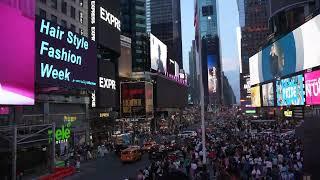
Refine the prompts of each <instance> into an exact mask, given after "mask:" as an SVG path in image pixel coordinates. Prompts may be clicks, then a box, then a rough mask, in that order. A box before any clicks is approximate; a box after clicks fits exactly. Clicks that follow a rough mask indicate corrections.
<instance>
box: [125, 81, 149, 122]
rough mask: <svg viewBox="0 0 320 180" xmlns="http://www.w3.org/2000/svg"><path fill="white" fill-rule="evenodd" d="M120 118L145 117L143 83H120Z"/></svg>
mask: <svg viewBox="0 0 320 180" xmlns="http://www.w3.org/2000/svg"><path fill="white" fill-rule="evenodd" d="M120 86H121V90H120V91H121V95H120V96H121V100H120V102H121V117H145V116H146V98H145V90H146V88H145V82H126V83H121V85H120Z"/></svg>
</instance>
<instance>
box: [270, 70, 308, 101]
mask: <svg viewBox="0 0 320 180" xmlns="http://www.w3.org/2000/svg"><path fill="white" fill-rule="evenodd" d="M276 91H277V105H278V106H290V105H296V106H297V105H304V104H305V98H304V96H305V91H304V77H303V75H297V76H293V77H290V78H286V79H282V80H279V81H277V85H276Z"/></svg>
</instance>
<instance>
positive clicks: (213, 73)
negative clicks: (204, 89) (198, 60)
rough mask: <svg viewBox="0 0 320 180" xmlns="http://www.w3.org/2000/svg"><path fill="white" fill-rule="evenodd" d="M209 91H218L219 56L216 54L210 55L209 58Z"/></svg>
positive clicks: (211, 93) (210, 93)
mask: <svg viewBox="0 0 320 180" xmlns="http://www.w3.org/2000/svg"><path fill="white" fill-rule="evenodd" d="M207 60H208V91H209V95H213V94H215V93H216V92H217V83H218V77H217V73H218V72H217V58H216V56H214V55H209V56H208V58H207Z"/></svg>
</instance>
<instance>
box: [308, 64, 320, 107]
mask: <svg viewBox="0 0 320 180" xmlns="http://www.w3.org/2000/svg"><path fill="white" fill-rule="evenodd" d="M304 77H305V88H306V104H307V105H318V104H320V70H317V71H314V72H309V73H306V74H305V75H304Z"/></svg>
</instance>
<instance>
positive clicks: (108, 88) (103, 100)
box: [96, 59, 118, 107]
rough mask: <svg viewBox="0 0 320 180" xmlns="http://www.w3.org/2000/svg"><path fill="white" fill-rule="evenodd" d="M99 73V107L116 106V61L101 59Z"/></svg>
mask: <svg viewBox="0 0 320 180" xmlns="http://www.w3.org/2000/svg"><path fill="white" fill-rule="evenodd" d="M98 69H99V74H98V87H97V94H96V95H97V97H98V98H97V107H115V106H116V97H117V96H116V94H117V90H118V87H117V83H116V71H115V65H114V63H112V62H110V61H107V60H103V59H99V67H98Z"/></svg>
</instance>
